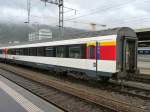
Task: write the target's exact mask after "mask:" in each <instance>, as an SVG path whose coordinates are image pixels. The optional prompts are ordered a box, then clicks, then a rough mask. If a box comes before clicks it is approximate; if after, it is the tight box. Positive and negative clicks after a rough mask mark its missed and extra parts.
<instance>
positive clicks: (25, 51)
mask: <svg viewBox="0 0 150 112" xmlns="http://www.w3.org/2000/svg"><path fill="white" fill-rule="evenodd" d="M22 50H23V54H22V55H25V56H28V55H29V49H28V48H23V49H22Z"/></svg>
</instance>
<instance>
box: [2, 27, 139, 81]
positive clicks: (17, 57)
mask: <svg viewBox="0 0 150 112" xmlns="http://www.w3.org/2000/svg"><path fill="white" fill-rule="evenodd" d="M93 35H94V33H93ZM0 58H1V59H5V60H7V61H11V62H14V63H18V64H24V65H28V66H34V67H38V68H44V69H48V70H54V71H59V72H62V73H66V74H70V75H74V76H77V77H82V78H83V77H84V78H86V77H89V78H95V79H99V78H102V79H105V80H106V79H109V78H111V77H115V78H118V77H127V76H128V75H129V74H130V75H131V74H132V73H135V72H136V71H137V37H136V34H135V32H134V31H133V30H132V29H130V28H126V27H123V28H115V29H109V30H104V31H99V32H95V36H83V37H78V38H74V37H70V38H68V39H65V37H64V40H55V41H54V40H52V41H50V42H44V43H34V44H26V45H16V46H7V47H1V48H0Z"/></svg>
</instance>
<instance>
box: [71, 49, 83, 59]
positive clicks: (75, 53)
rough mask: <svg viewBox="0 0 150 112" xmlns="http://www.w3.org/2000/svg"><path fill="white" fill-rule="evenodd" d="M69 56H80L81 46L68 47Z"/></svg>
mask: <svg viewBox="0 0 150 112" xmlns="http://www.w3.org/2000/svg"><path fill="white" fill-rule="evenodd" d="M69 58H81V48H80V47H70V48H69Z"/></svg>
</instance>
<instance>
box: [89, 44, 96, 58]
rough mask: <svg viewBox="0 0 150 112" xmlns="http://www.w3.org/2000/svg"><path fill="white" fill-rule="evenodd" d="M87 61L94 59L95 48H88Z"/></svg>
mask: <svg viewBox="0 0 150 112" xmlns="http://www.w3.org/2000/svg"><path fill="white" fill-rule="evenodd" d="M88 59H95V46H89V47H88Z"/></svg>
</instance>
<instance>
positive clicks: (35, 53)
mask: <svg viewBox="0 0 150 112" xmlns="http://www.w3.org/2000/svg"><path fill="white" fill-rule="evenodd" d="M29 55H30V56H36V55H37V50H36V48H29Z"/></svg>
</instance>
